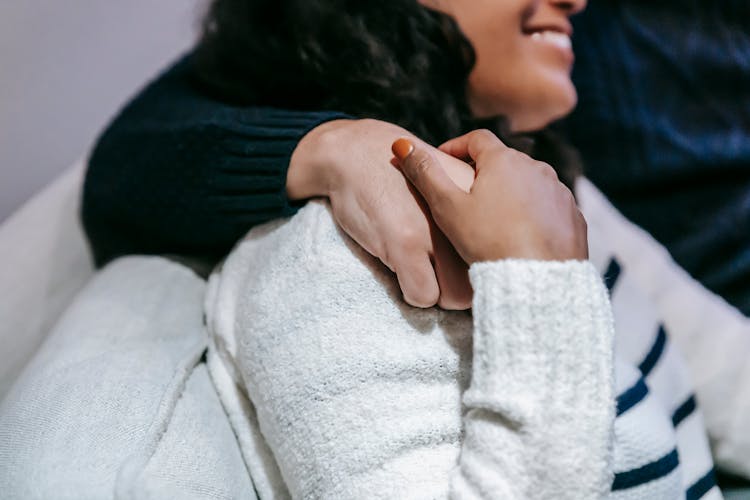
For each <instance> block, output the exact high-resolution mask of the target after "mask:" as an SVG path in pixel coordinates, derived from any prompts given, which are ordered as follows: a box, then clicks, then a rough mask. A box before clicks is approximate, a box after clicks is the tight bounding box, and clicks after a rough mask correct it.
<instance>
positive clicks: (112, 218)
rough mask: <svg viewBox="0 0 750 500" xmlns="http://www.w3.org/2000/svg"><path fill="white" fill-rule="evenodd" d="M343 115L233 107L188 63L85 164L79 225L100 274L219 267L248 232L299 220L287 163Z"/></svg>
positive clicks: (147, 96)
mask: <svg viewBox="0 0 750 500" xmlns="http://www.w3.org/2000/svg"><path fill="white" fill-rule="evenodd" d="M342 117H345V115H343V114H341V113H337V112H332V111H310V112H302V111H294V110H283V109H274V108H267V107H265V108H264V107H243V106H237V105H231V104H227V103H225V102H222V101H220V100H218V99H215V98H213V97H212V96H210V95H209V94H208V93H207V92H206V91H205V89H202V88H201V87H200V86H199V85H198V84H197V82H196V81H195V78H194V76H193V70H192V60H191V56H190V55H188V56H186V57H185V58H183V59H182V60H181V61H179V62H178V63H176V64H175V65H174V66H173V67H172V68H170V69H169V70H168V71H167V72H166V73H164V74H163V75H161V76H159V77H158V78H157V79H156V80H155V81H154V82H152V83H151V84H150V85H148V86H147V87H146V88H145V89H144V90H143V91H142V92H141V93H140V94H139V95H138V96H136V98H135V99H133V100H132V101H131V102H130V103H129V104H128V105H127V106H126V107H125V108H124V109H123V110H122V112H121V113H120V114H119V115H118V116H117V117H116V118H115V119H114V121H113V122H112V123H111V124H110V126H109V127H108V128H107V130H106V131H105V132H104V133H103V134H102V136H101V137H100V139H99V140H98V142H97V144H96V146H95V148H94V150H93V152H92V154H91V157H90V160H89V168H88V172H87V175H86V180H85V186H84V195H83V205H82V219H83V223H84V227H85V229H86V233H87V235H88V237H89V241H90V243H91V246H92V249H93V252H94V256H95V259H96V262H97V263H98V264H99V265H102V264H104V263H106V262H107V261H109V260H111V259H112V258H114V257H117V256H119V255H124V254H132V253H144V254H180V255H189V256H198V257H207V258H209V259H211V260H215V259H218V258H220V257H221V256H223V255H225V254H226V253H227V252H228V251H229V249H230V248H231V247H232V245H233V244H234V243H235V242H236V241H237V240H238V239H239V238H240V237H241V236H242V235H243V234H245V233H246V232H247V231H248V230H249V229H250V228H251V227H253V226H255V225H257V224H260V223H263V222H267V221H269V220H271V219H275V218H278V217H285V216H288V215H291V214H293V213H294V212H295V211H296V208H297V206H296V205H295V204H294V203H292V202H290V201H289V199H288V198H287V196H286V190H285V186H286V174H287V169H288V165H289V160H290V158H291V155H292V153H293V151H294V149H295V148H296V146H297V144H298V143H299V141H300V140H301V139H302V137H303V136H304V135H305V134H306V133H307V132H308V131H310V130H312V129H313V128H315V127H316V126H317V125H319V124H321V123H323V122H325V121H328V120H332V119H336V118H342Z"/></svg>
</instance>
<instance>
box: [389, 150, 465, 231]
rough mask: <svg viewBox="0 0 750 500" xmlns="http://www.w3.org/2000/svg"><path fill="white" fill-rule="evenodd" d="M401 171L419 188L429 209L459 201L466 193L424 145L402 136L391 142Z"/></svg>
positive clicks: (438, 210)
mask: <svg viewBox="0 0 750 500" xmlns="http://www.w3.org/2000/svg"><path fill="white" fill-rule="evenodd" d="M391 150H392V151H393V154H394V156H395V157H396V159H397V160H398V164H399V166H400V167H401V172H403V174H404V175H405V176H406V178H407V179H409V182H411V183H412V184H413V185H414V187H415V188H417V190H418V191H419V192H420V194H421V195H422V197H423V198H424V199H425V201H426V202H427V204H428V205H429V206H430V210H431V211H432V212H433V216H434V213H435V212H436V211H437V212H440V211H441V210H440V209H441V208H443V207H445V206H446V205H452V204H455V203H457V202H459V200H460V198H462V197H464V196H466V193H465V192H464V191H462V190H461V189H460V188H459V187H458V186H456V185H455V184H454V183H453V181H452V180H451V178H450V177H448V174H446V173H445V170H444V169H443V166H442V165H441V164H440V162H439V161H438V160H437V158H436V157H435V155H433V154H432V152H431V151H430V150H429V148H428V147H427V146H425V145H424V144H422V143H421V142H419V141H412V140H410V139H405V138H401V139H398V140H396V141H395V142H394V143H393V145H392V146H391Z"/></svg>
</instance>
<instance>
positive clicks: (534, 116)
mask: <svg viewBox="0 0 750 500" xmlns="http://www.w3.org/2000/svg"><path fill="white" fill-rule="evenodd" d="M577 104H578V93H577V92H576V89H575V87H574V86H573V83H572V82H570V80H568V81H567V84H566V85H557V86H555V92H551V93H547V94H546V95H545V96H544V97H543V98H538V99H535V100H534V105H530V106H529V107H528V108H527V109H528V110H529V111H528V112H524V113H519V116H518V117H517V118H515V119H514V118H511V119H510V126H511V130H512V131H513V132H536V131H538V130H542V129H544V128H546V127H548V126H549V125H550V124H551V123H553V122H556V121H558V120H561V119H563V118H565V117H566V116H568V115H569V114H570V113H571V112H572V111H573V110H574V109H575V107H576V105H577Z"/></svg>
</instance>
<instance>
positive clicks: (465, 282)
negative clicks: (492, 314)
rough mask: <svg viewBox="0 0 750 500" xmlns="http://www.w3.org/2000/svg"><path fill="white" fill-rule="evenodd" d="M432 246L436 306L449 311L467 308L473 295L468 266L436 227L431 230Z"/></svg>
mask: <svg viewBox="0 0 750 500" xmlns="http://www.w3.org/2000/svg"><path fill="white" fill-rule="evenodd" d="M432 247H433V252H434V253H433V265H434V267H435V276H436V277H437V283H438V286H439V287H440V298H439V299H438V306H440V307H441V308H443V309H446V310H451V311H463V310H465V309H469V308H470V307H471V299H472V295H473V292H472V289H471V282H470V281H469V266H468V265H467V264H466V262H464V260H463V259H462V258H461V256H460V255H458V252H456V249H455V248H453V245H452V244H451V242H450V241H449V240H448V238H447V237H446V236H445V235H444V234H443V233H442V232H441V231H440V230H438V229H437V228H433V231H432Z"/></svg>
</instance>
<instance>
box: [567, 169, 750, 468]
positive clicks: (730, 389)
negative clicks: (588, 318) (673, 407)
mask: <svg viewBox="0 0 750 500" xmlns="http://www.w3.org/2000/svg"><path fill="white" fill-rule="evenodd" d="M576 194H577V198H578V201H579V205H580V207H581V211H582V212H583V214H584V215H585V217H586V220H587V222H588V227H589V243H590V247H591V258H592V260H594V261H595V262H596V264H597V266H598V267H600V268H603V267H605V266H606V261H607V260H608V259H609V258H610V256H612V255H614V256H616V257H617V259H618V260H619V261H620V262H621V263H623V267H624V268H625V269H627V271H628V273H629V275H630V282H631V284H629V285H628V287H630V288H633V291H632V293H628V294H629V295H630V296H631V297H630V298H624V297H623V298H621V299H619V300H618V297H617V294H618V293H624V292H623V291H618V290H615V295H614V297H613V303H614V305H615V317H616V320H617V322H618V325H617V327H618V329H619V328H620V327H621V325H623V324H625V323H626V322H628V321H631V322H632V321H638V320H639V318H640V319H642V318H643V315H639V317H634V315H632V314H630V315H627V314H624V313H623V314H618V311H617V305H618V301H619V302H622V305H623V308H624V309H630V310H639V311H640V310H642V308H641V306H640V305H636V304H634V303H633V302H634V301H636V300H637V301H639V303H641V304H647V305H648V307H650V308H651V309H652V310H654V311H655V312H656V314H657V315H658V317H659V318H661V320H662V322H663V323H664V325H665V326H666V329H667V331H668V332H669V335H670V340H671V341H673V342H674V344H675V345H676V347H677V348H678V349H679V350H680V351H681V353H682V354H683V355H684V358H685V361H686V363H687V367H688V371H689V374H690V377H691V378H692V381H693V383H694V385H695V392H696V394H697V399H698V402H699V403H700V407H701V408H702V410H703V414H704V415H705V421H706V426H707V428H708V432H709V435H710V438H711V445H712V448H713V454H714V460H715V462H716V464H717V465H718V466H720V467H722V468H724V469H726V470H727V471H731V472H733V473H735V474H738V475H741V476H744V477H746V478H749V479H750V432H748V429H749V428H750V363H748V359H750V319H749V318H747V317H745V316H743V315H742V314H741V313H740V312H739V311H737V310H736V309H735V308H733V307H732V306H730V305H729V304H727V303H726V302H725V301H724V300H723V299H722V298H721V297H719V296H717V295H715V294H713V293H711V292H710V291H708V290H706V289H705V288H704V287H703V286H702V285H701V284H700V283H699V282H697V281H696V280H694V279H693V278H692V277H691V276H690V275H689V274H687V273H686V272H685V271H684V270H683V269H682V268H680V267H679V266H677V265H676V264H675V263H674V261H673V260H672V258H671V256H670V255H669V253H668V252H667V251H666V249H664V247H662V246H661V245H660V244H659V243H658V242H656V241H655V240H654V239H653V238H652V237H651V236H650V235H649V234H648V233H646V232H645V231H643V230H642V229H640V228H639V227H637V226H635V225H633V224H632V223H631V222H629V221H628V220H626V219H625V218H624V217H623V216H622V215H621V214H620V213H618V212H617V211H616V210H615V209H614V208H613V207H612V205H611V204H610V203H609V202H608V201H607V200H606V198H604V196H603V195H602V194H601V193H600V192H599V191H598V190H597V189H596V188H595V187H594V186H593V185H592V184H591V183H590V182H589V181H587V180H586V179H581V180H580V181H579V183H578V186H577V190H576ZM636 288H637V290H636ZM635 295H639V296H640V298H639V299H635V298H633V297H634V296H635ZM646 321H651V319H647V320H646ZM628 330H629V332H635V331H636V329H631V328H628Z"/></svg>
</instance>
